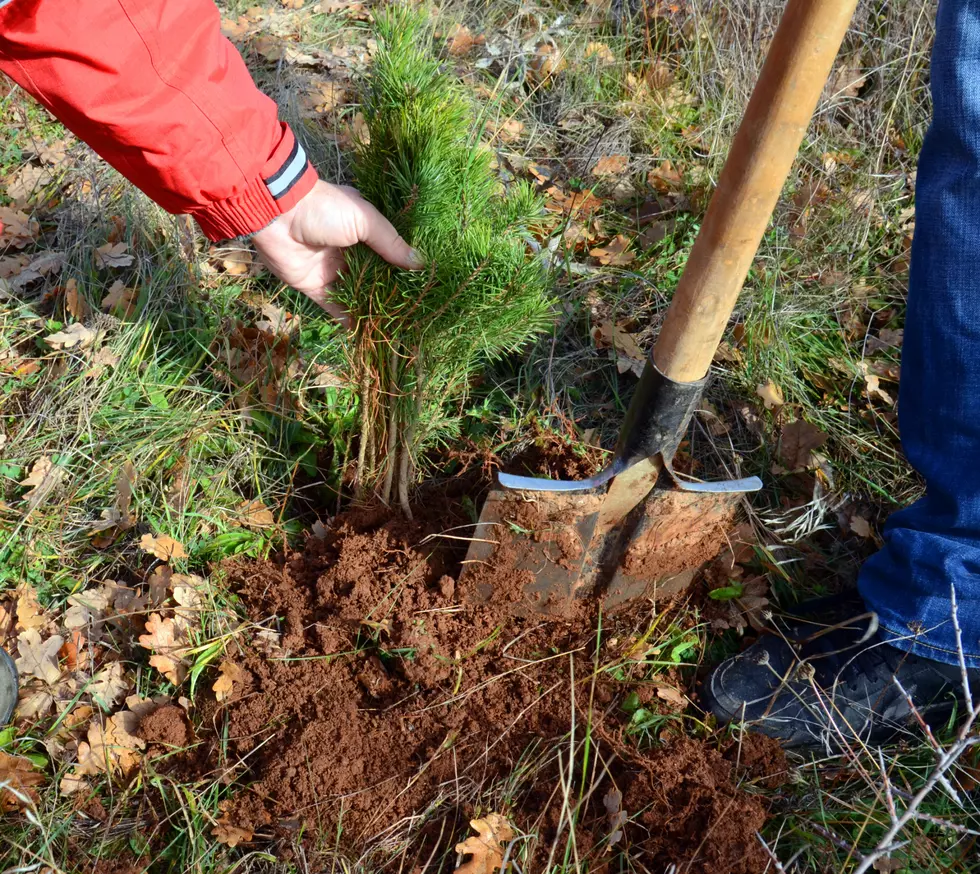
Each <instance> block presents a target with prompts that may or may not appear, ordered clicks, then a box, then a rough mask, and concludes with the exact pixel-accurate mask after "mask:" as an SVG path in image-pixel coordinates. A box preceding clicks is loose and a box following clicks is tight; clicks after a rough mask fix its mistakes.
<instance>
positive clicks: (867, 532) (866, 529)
mask: <svg viewBox="0 0 980 874" xmlns="http://www.w3.org/2000/svg"><path fill="white" fill-rule="evenodd" d="M849 527H850V529H851V531H853V532H854V533H855V534H856V535H857V536H858V537H863V538H864V539H865V540H867V539H868V538H869V537H871V523H870V522H869V521H868V520H867V519H865V518H864V516H853V517H851V521H850V524H849Z"/></svg>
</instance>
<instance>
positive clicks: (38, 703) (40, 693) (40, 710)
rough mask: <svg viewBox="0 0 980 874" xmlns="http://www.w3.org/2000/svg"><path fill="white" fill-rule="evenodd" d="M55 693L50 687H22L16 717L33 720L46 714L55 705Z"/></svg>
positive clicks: (21, 719)
mask: <svg viewBox="0 0 980 874" xmlns="http://www.w3.org/2000/svg"><path fill="white" fill-rule="evenodd" d="M54 701H55V699H54V695H52V694H51V692H50V691H49V690H48V689H46V688H45V689H22V690H21V692H20V698H19V699H18V701H17V710H16V711H15V712H14V718H15V719H17V720H20V721H24V722H33V721H35V720H37V719H40V718H41V717H42V716H46V715H47V713H48V711H49V710H50V709H51V708H52V707H54Z"/></svg>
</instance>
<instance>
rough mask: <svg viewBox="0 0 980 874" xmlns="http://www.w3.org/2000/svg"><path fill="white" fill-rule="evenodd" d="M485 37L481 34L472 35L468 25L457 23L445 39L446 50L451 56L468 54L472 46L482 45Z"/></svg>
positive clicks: (457, 56)
mask: <svg viewBox="0 0 980 874" xmlns="http://www.w3.org/2000/svg"><path fill="white" fill-rule="evenodd" d="M485 42H486V39H485V38H484V37H483V36H482V35H481V36H474V35H473V34H472V33H471V32H470V29H469V28H468V27H466V26H465V25H462V24H461V25H459V26H458V27H457V28H456V30H455V31H454V32H453V33H452V34H451V35H450V36H449V38H448V39H447V40H446V51H448V52H449V54H451V55H452V56H453V57H456V58H459V57H462V56H463V55H467V54H469V53H470V52H471V51H472V50H473V47H474V46H480V45H483V44H484V43H485Z"/></svg>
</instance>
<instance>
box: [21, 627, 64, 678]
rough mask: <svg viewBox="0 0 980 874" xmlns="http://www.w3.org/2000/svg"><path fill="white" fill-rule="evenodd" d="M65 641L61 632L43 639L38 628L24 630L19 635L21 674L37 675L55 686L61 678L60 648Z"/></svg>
mask: <svg viewBox="0 0 980 874" xmlns="http://www.w3.org/2000/svg"><path fill="white" fill-rule="evenodd" d="M64 642H65V639H64V638H63V637H62V636H61V635H60V634H55V635H53V636H52V637H49V638H47V639H46V640H42V639H41V635H40V634H39V633H38V632H37V629H34V628H32V629H30V630H29V631H24V632H22V633H21V634H19V635H18V636H17V652H18V654H19V657H18V659H17V662H16V664H17V671H18V672H19V673H20V675H21V676H27V677H37V678H38V679H39V680H43V681H44V682H45V683H47V684H48V685H49V686H53V685H54V684H55V683H57V682H58V680H60V679H61V667H60V666H59V664H58V650H60V649H61V647H62V645H63V644H64Z"/></svg>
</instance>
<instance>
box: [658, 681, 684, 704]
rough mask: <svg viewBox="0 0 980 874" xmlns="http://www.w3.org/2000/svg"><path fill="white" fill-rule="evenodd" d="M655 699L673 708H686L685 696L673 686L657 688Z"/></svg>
mask: <svg viewBox="0 0 980 874" xmlns="http://www.w3.org/2000/svg"><path fill="white" fill-rule="evenodd" d="M657 697H658V698H659V699H660V700H661V701H666V702H667V703H669V704H673V705H674V706H675V707H687V696H686V695H685V694H684V693H683V692H681V691H680V690H679V689H675V688H674V687H673V686H657Z"/></svg>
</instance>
